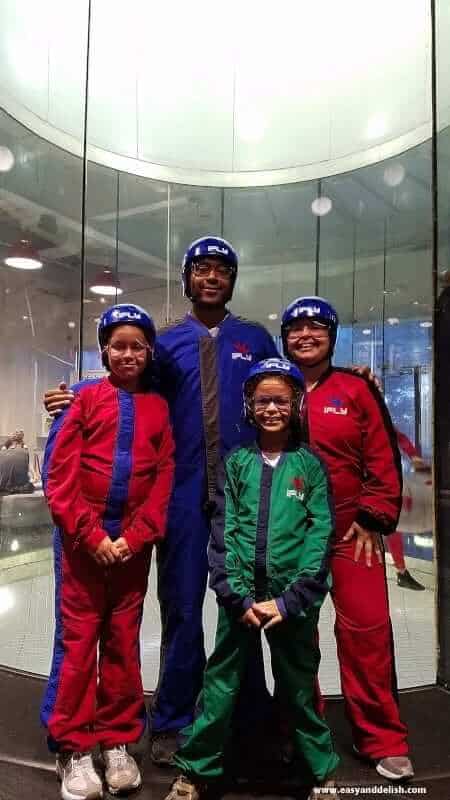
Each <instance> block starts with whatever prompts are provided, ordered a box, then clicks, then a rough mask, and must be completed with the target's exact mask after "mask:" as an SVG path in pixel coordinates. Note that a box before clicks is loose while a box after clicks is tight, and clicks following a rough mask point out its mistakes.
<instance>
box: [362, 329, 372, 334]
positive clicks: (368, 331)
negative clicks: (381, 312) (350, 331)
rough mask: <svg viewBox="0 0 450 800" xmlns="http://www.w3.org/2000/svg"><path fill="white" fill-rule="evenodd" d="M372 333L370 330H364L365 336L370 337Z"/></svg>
mask: <svg viewBox="0 0 450 800" xmlns="http://www.w3.org/2000/svg"><path fill="white" fill-rule="evenodd" d="M371 333H372V331H371V329H370V328H364V330H363V334H364V336H370V334H371Z"/></svg>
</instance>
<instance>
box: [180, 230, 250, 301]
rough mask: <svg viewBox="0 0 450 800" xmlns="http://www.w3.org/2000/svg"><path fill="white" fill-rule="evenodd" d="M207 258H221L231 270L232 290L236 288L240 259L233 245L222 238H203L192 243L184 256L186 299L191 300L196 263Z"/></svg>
mask: <svg viewBox="0 0 450 800" xmlns="http://www.w3.org/2000/svg"><path fill="white" fill-rule="evenodd" d="M205 256H215V257H216V258H221V259H222V261H224V262H225V263H226V264H228V265H229V267H230V269H231V290H233V288H234V284H235V281H236V275H237V270H238V257H237V253H236V251H235V250H234V248H233V247H232V245H231V244H230V243H229V242H227V240H226V239H222V238H221V237H220V236H202V237H201V239H196V240H195V242H192V243H191V244H190V245H189V247H188V249H187V250H186V252H185V254H184V256H183V262H182V264H181V280H182V282H183V292H184V294H185V295H186V297H189V298H191V288H190V280H189V278H190V274H191V267H192V264H193V262H194V261H196V260H197V259H198V258H204V257H205Z"/></svg>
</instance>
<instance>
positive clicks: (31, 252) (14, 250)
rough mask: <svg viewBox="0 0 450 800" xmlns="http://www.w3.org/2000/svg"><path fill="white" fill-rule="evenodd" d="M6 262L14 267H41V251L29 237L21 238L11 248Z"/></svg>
mask: <svg viewBox="0 0 450 800" xmlns="http://www.w3.org/2000/svg"><path fill="white" fill-rule="evenodd" d="M5 264H6V266H8V267H13V268H14V269H41V268H42V261H41V260H40V258H39V253H38V252H37V250H35V248H34V247H33V245H32V244H31V242H29V241H28V239H21V240H20V242H17V243H16V244H14V245H13V246H12V247H10V248H9V253H8V255H7V256H6V258H5Z"/></svg>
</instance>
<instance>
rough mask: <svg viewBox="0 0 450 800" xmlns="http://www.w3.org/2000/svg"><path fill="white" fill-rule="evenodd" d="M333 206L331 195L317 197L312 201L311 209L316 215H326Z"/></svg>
mask: <svg viewBox="0 0 450 800" xmlns="http://www.w3.org/2000/svg"><path fill="white" fill-rule="evenodd" d="M332 208H333V201H332V200H331V197H325V196H323V197H316V198H315V200H313V201H312V203H311V211H312V213H313V214H314V215H315V216H316V217H325V216H326V214H329V213H330V211H331V209H332Z"/></svg>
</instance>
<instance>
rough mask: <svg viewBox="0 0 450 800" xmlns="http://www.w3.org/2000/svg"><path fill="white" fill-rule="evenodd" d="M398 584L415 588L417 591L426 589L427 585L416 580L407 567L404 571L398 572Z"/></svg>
mask: <svg viewBox="0 0 450 800" xmlns="http://www.w3.org/2000/svg"><path fill="white" fill-rule="evenodd" d="M397 586H401V587H402V589H413V590H414V591H415V592H423V591H424V589H425V586H422V584H421V583H419V581H416V579H415V578H413V576H412V575H411V574H410V573H409V572H408V570H407V569H405V571H404V572H397Z"/></svg>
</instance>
